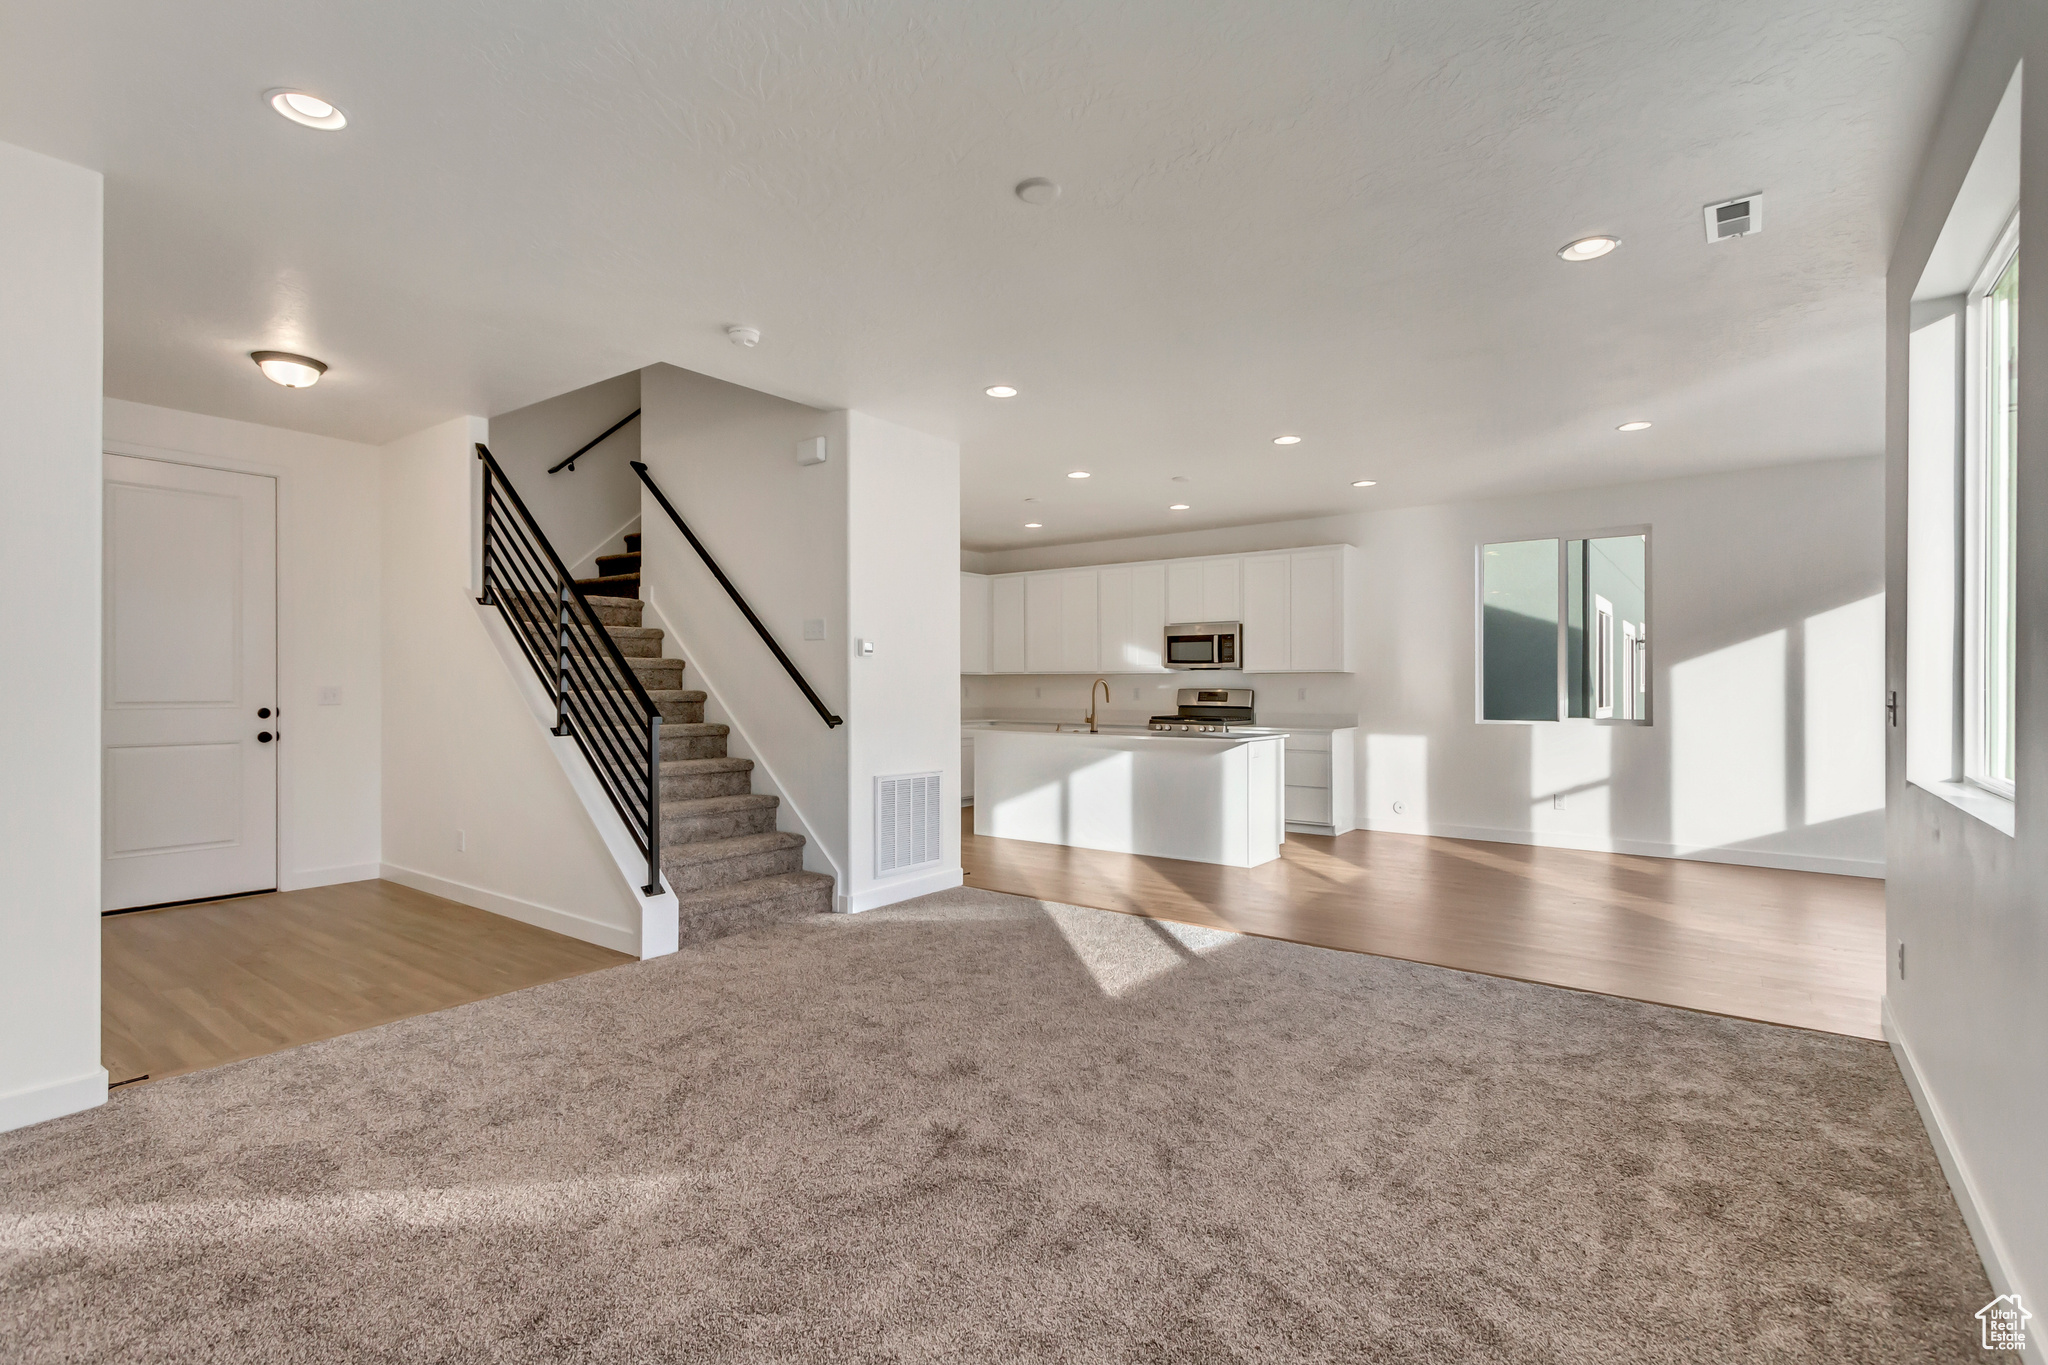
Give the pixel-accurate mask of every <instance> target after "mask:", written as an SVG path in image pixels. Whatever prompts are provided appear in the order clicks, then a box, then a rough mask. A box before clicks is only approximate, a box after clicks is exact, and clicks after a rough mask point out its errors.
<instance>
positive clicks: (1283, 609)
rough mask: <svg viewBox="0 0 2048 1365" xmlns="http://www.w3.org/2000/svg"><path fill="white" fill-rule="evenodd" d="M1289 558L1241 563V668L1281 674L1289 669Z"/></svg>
mask: <svg viewBox="0 0 2048 1365" xmlns="http://www.w3.org/2000/svg"><path fill="white" fill-rule="evenodd" d="M1288 592H1289V587H1288V557H1287V556H1286V555H1255V556H1253V557H1252V558H1250V559H1247V560H1245V561H1244V669H1245V672H1247V673H1284V672H1286V671H1287V667H1288V662H1287V661H1288V657H1289V656H1288V641H1289V638H1290V632H1289V628H1288V610H1287V596H1288Z"/></svg>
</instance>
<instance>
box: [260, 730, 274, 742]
mask: <svg viewBox="0 0 2048 1365" xmlns="http://www.w3.org/2000/svg"><path fill="white" fill-rule="evenodd" d="M271 738H272V736H271V733H270V731H268V730H258V731H257V732H256V742H257V743H258V744H268V743H270V741H271Z"/></svg>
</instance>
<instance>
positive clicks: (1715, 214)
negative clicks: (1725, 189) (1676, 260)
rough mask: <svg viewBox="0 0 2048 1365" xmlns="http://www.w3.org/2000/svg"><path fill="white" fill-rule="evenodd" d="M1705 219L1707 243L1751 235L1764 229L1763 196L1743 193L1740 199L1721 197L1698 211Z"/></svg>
mask: <svg viewBox="0 0 2048 1365" xmlns="http://www.w3.org/2000/svg"><path fill="white" fill-rule="evenodd" d="M1700 212H1701V213H1702V214H1703V215H1704V216H1705V218H1706V220H1707V244H1708V245H1709V246H1711V245H1712V244H1713V243H1715V242H1725V241H1727V240H1728V239H1729V238H1731V237H1753V236H1755V235H1756V234H1757V233H1759V232H1762V231H1763V230H1764V197H1763V196H1762V195H1761V194H1745V195H1743V196H1742V197H1741V198H1740V199H1723V200H1722V201H1721V202H1720V203H1718V204H1709V205H1707V206H1706V208H1704V209H1702V210H1701V211H1700Z"/></svg>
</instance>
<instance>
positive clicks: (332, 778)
mask: <svg viewBox="0 0 2048 1365" xmlns="http://www.w3.org/2000/svg"><path fill="white" fill-rule="evenodd" d="M249 370H250V373H249V381H248V382H250V383H256V384H262V383H267V382H269V381H267V380H265V379H264V378H263V377H262V376H261V375H259V374H257V373H256V372H255V367H254V366H251V367H249ZM105 414H106V416H105V423H106V427H105V438H104V445H105V448H106V449H108V450H110V451H113V452H115V453H116V454H121V455H139V456H142V457H144V458H146V459H156V460H168V461H171V462H173V463H177V464H192V465H203V466H205V467H207V468H210V469H231V470H239V471H242V472H246V473H253V474H267V475H270V476H272V477H273V478H275V479H276V480H277V625H278V632H277V674H278V693H277V695H278V705H279V709H280V714H279V717H278V719H279V722H280V723H279V725H278V733H279V735H280V736H282V738H281V740H280V741H279V744H278V770H277V780H278V792H277V806H278V809H277V816H278V819H277V844H278V847H277V880H278V889H279V890H281V891H296V890H299V889H301V888H304V887H309V886H326V885H329V884H331V883H334V882H347V881H360V880H362V879H364V878H367V877H375V876H377V875H378V866H379V864H380V863H381V862H382V852H381V848H380V844H381V841H382V817H381V815H380V807H381V800H382V795H381V791H380V787H381V783H382V752H381V751H382V746H381V744H380V742H379V736H380V735H381V734H382V731H383V691H384V679H383V671H382V668H381V666H380V663H379V659H378V654H379V650H380V648H381V635H382V627H381V614H382V590H383V589H382V584H383V578H382V566H381V560H380V542H381V510H380V508H379V484H380V481H381V479H382V477H383V475H382V464H383V459H382V453H381V452H380V450H379V449H378V447H376V446H371V445H362V444H359V443H357V442H355V441H340V440H335V439H334V438H332V437H328V436H313V435H309V434H307V433H305V432H302V431H286V430H284V429H282V428H280V427H266V426H259V425H257V424H255V423H253V422H236V421H231V420H229V419H227V418H223V417H206V416H202V415H200V414H198V413H193V412H179V411H176V410H174V409H171V408H159V407H151V406H149V405H147V404H144V403H129V402H124V401H122V400H120V399H117V398H109V399H107V400H106V405H105ZM323 689H339V698H340V699H339V701H338V702H334V703H331V704H325V705H323V704H322V703H321V701H320V696H321V693H322V691H323Z"/></svg>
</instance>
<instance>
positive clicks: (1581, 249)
mask: <svg viewBox="0 0 2048 1365" xmlns="http://www.w3.org/2000/svg"><path fill="white" fill-rule="evenodd" d="M1620 245H1621V238H1619V237H1606V236H1600V237H1581V238H1579V240H1578V241H1576V242H1567V243H1565V245H1563V246H1561V247H1559V248H1558V249H1557V256H1558V259H1559V260H1561V261H1597V260H1599V259H1600V258H1601V257H1602V256H1605V255H1606V254H1607V253H1608V252H1610V251H1612V250H1614V248H1616V247H1618V246H1620Z"/></svg>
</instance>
